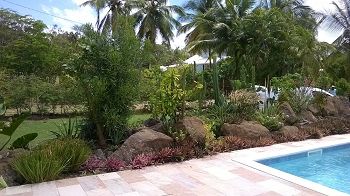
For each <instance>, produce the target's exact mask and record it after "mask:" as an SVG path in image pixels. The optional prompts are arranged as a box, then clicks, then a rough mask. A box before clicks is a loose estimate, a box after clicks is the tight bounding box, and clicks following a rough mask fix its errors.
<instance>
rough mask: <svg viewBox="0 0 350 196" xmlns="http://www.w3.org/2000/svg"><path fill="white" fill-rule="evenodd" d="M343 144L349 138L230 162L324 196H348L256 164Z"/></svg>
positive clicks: (349, 141)
mask: <svg viewBox="0 0 350 196" xmlns="http://www.w3.org/2000/svg"><path fill="white" fill-rule="evenodd" d="M344 144H350V138H346V139H340V140H336V141H322V142H320V143H318V144H316V145H314V146H309V147H296V148H290V149H287V150H284V151H283V152H263V153H260V154H258V155H256V154H255V155H254V157H246V158H233V159H232V160H233V161H235V162H238V163H240V164H242V165H245V166H248V167H251V168H253V169H256V170H259V171H261V172H264V173H266V174H269V175H272V176H274V177H277V178H279V179H282V180H285V181H288V182H291V183H293V184H296V185H299V186H302V187H305V188H307V189H310V190H312V191H315V192H318V193H321V194H324V195H332V196H333V195H334V196H350V194H347V193H344V192H341V191H338V190H335V189H332V188H329V187H327V186H324V185H321V184H318V183H315V182H312V181H310V180H307V179H304V178H301V177H298V176H294V175H292V174H289V173H286V172H283V171H280V170H277V169H274V168H272V167H269V166H266V165H263V164H261V163H258V162H257V161H261V160H264V159H271V158H277V157H281V156H288V155H293V154H298V153H303V152H308V151H312V150H316V149H321V148H330V147H333V146H338V145H344Z"/></svg>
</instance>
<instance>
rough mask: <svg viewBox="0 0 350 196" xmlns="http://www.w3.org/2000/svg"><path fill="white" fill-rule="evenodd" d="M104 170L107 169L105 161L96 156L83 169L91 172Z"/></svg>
mask: <svg viewBox="0 0 350 196" xmlns="http://www.w3.org/2000/svg"><path fill="white" fill-rule="evenodd" d="M104 168H105V160H102V159H100V158H98V157H96V156H91V157H90V158H89V159H88V160H87V161H86V162H85V164H84V165H83V169H84V170H87V171H89V172H95V171H97V170H103V169H104Z"/></svg>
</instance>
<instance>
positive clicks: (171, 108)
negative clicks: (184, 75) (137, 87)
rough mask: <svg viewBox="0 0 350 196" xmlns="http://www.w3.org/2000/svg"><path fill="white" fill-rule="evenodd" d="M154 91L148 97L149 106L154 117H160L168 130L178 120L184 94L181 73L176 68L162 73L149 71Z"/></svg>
mask: <svg viewBox="0 0 350 196" xmlns="http://www.w3.org/2000/svg"><path fill="white" fill-rule="evenodd" d="M150 77H151V78H152V81H153V85H154V87H155V89H154V90H155V91H154V93H153V94H152V95H151V97H150V100H149V102H150V107H151V111H152V115H153V117H154V118H158V119H160V120H161V121H162V122H163V124H164V125H165V126H166V129H167V130H168V131H170V130H171V128H172V126H173V124H174V123H175V122H176V121H177V120H178V118H179V115H180V112H181V110H182V109H183V108H182V105H183V101H184V98H185V95H186V91H185V90H184V89H183V88H182V86H181V75H180V73H179V70H178V69H170V70H168V71H166V72H164V73H161V72H159V71H153V72H151V73H150Z"/></svg>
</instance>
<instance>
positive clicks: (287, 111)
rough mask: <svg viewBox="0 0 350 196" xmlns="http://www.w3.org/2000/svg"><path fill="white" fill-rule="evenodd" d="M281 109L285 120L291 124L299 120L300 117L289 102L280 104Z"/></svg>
mask: <svg viewBox="0 0 350 196" xmlns="http://www.w3.org/2000/svg"><path fill="white" fill-rule="evenodd" d="M279 111H280V112H281V114H282V117H283V119H284V122H285V123H286V124H289V125H293V124H295V123H296V122H297V121H298V117H297V115H296V114H295V112H294V111H293V109H292V107H291V106H290V105H289V103H287V102H284V103H282V104H281V105H280V106H279Z"/></svg>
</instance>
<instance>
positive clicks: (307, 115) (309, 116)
mask: <svg viewBox="0 0 350 196" xmlns="http://www.w3.org/2000/svg"><path fill="white" fill-rule="evenodd" d="M300 118H301V119H302V120H303V121H304V122H305V121H306V122H308V123H313V122H316V121H317V120H318V119H317V118H316V117H315V116H314V115H313V113H312V112H311V111H308V110H306V111H302V112H301V113H300Z"/></svg>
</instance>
